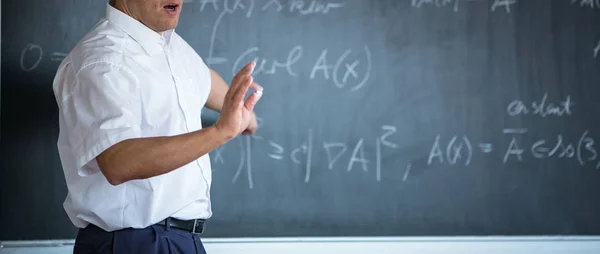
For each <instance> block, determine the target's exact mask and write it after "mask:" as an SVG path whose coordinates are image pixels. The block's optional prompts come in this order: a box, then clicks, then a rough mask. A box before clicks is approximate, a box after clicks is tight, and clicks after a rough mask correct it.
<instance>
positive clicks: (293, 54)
mask: <svg viewBox="0 0 600 254" xmlns="http://www.w3.org/2000/svg"><path fill="white" fill-rule="evenodd" d="M302 50H303V49H302V46H295V47H294V48H292V50H290V52H289V53H288V55H287V58H286V60H284V61H281V62H280V61H277V60H268V59H265V58H258V57H254V58H253V59H246V58H248V57H250V56H251V54H253V53H256V52H257V51H258V47H252V48H249V49H248V50H246V51H244V52H243V53H242V54H241V55H240V56H239V57H238V58H237V59H236V60H235V62H234V63H233V68H232V71H231V73H232V74H233V75H235V74H236V73H237V72H238V71H239V70H240V68H241V66H243V65H244V64H246V63H248V62H250V61H251V60H254V61H255V62H256V67H255V68H254V72H253V74H252V75H259V74H267V75H273V74H275V73H276V72H277V70H278V69H280V68H281V69H285V70H286V71H287V73H288V74H289V75H290V76H297V75H298V74H296V72H295V71H294V70H293V66H294V64H296V63H297V62H298V60H299V59H300V57H302ZM242 60H244V61H242Z"/></svg>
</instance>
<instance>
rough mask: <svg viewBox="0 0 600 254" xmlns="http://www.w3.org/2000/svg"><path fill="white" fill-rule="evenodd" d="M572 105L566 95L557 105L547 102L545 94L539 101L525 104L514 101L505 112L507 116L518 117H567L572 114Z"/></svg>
mask: <svg viewBox="0 0 600 254" xmlns="http://www.w3.org/2000/svg"><path fill="white" fill-rule="evenodd" d="M573 105H574V103H573V102H572V101H571V96H570V95H568V96H567V97H566V98H565V99H564V100H563V101H560V102H559V103H558V104H554V103H550V102H548V94H547V93H545V94H544V96H543V97H542V98H541V100H540V101H539V102H538V101H534V102H531V104H528V103H525V102H523V101H521V100H514V101H512V102H510V103H509V104H508V107H507V108H506V112H507V114H508V115H509V116H518V115H538V116H541V117H547V116H569V115H571V114H572V109H571V108H572V107H573Z"/></svg>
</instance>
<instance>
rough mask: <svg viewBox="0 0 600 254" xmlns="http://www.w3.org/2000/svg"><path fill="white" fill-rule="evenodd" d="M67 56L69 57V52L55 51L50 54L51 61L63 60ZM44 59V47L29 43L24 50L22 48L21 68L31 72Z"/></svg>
mask: <svg viewBox="0 0 600 254" xmlns="http://www.w3.org/2000/svg"><path fill="white" fill-rule="evenodd" d="M65 57H67V53H63V52H53V53H52V54H50V61H51V62H62V61H63V60H64V59H65ZM44 59H45V53H44V49H42V46H40V45H37V44H33V43H29V44H27V45H25V47H24V48H23V50H21V57H20V65H21V70H23V71H26V72H31V71H33V70H35V69H37V68H38V67H39V65H40V64H41V63H42V61H43V60H44Z"/></svg>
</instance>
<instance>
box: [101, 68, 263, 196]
mask: <svg viewBox="0 0 600 254" xmlns="http://www.w3.org/2000/svg"><path fill="white" fill-rule="evenodd" d="M253 68H254V63H251V64H249V65H247V66H246V67H244V68H243V69H242V70H241V71H240V72H239V73H238V75H236V77H234V80H233V81H232V85H231V88H230V89H229V90H228V92H227V93H226V95H225V96H224V97H225V98H224V102H223V103H222V105H221V111H222V112H221V117H220V118H219V120H218V121H217V123H216V124H215V125H213V126H210V127H207V128H204V129H201V130H198V131H195V132H191V133H186V134H181V135H176V136H168V137H152V138H136V139H128V140H124V141H122V142H119V143H117V144H115V145H113V146H111V147H109V148H108V149H106V150H105V151H104V152H102V153H101V154H100V155H98V156H97V157H96V161H97V162H98V166H99V167H100V170H101V171H102V173H103V174H104V176H105V177H106V178H107V180H108V181H109V182H110V183H111V184H113V185H118V184H121V183H124V182H127V181H130V180H134V179H145V178H149V177H153V176H158V175H161V174H165V173H168V172H171V171H173V170H175V169H177V168H179V167H181V166H184V165H186V164H188V163H190V162H192V161H194V160H196V159H197V158H200V157H201V156H203V155H205V154H207V153H209V152H210V151H212V150H214V149H215V148H217V147H219V146H221V145H223V144H225V143H226V142H228V141H229V140H231V139H233V138H234V137H235V136H237V135H238V134H240V133H241V132H242V131H243V130H244V129H245V128H246V127H247V125H248V122H249V121H250V120H249V119H250V113H249V112H251V111H252V110H253V108H254V106H255V105H256V103H257V102H258V100H259V99H260V97H258V96H251V97H249V98H248V99H247V100H246V102H245V103H243V99H244V94H245V93H246V92H247V91H248V89H249V88H253V89H256V87H257V86H258V85H257V84H256V83H254V82H253V79H252V77H251V76H250V73H252V69H253Z"/></svg>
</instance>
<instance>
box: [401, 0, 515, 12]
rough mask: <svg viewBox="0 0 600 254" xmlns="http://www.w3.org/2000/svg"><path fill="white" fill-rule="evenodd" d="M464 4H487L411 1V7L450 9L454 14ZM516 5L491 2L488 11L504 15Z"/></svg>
mask: <svg viewBox="0 0 600 254" xmlns="http://www.w3.org/2000/svg"><path fill="white" fill-rule="evenodd" d="M464 2H487V1H485V0H411V6H412V7H415V8H421V7H422V6H434V7H437V8H444V7H452V10H454V12H458V10H459V6H460V4H461V3H464ZM515 4H517V0H493V2H492V3H491V5H490V11H492V12H495V11H496V9H499V8H502V9H504V10H505V11H506V13H510V12H511V6H512V5H515Z"/></svg>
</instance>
